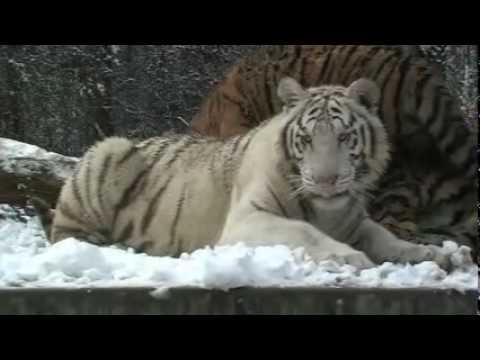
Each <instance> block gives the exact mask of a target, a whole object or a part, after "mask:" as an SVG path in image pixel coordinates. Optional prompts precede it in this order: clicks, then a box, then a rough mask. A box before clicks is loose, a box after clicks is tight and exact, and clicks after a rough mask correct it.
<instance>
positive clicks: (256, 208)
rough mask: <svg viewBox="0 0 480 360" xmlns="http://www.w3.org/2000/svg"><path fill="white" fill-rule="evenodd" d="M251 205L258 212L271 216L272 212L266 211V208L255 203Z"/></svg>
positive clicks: (251, 202)
mask: <svg viewBox="0 0 480 360" xmlns="http://www.w3.org/2000/svg"><path fill="white" fill-rule="evenodd" d="M250 204H251V205H252V207H253V208H254V209H255V210H257V211H260V212H264V213H267V214H271V212H270V211H268V210H267V209H265V208H264V207H262V206H260V205H258V204H257V203H256V202H255V201H250Z"/></svg>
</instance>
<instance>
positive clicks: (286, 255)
mask: <svg viewBox="0 0 480 360" xmlns="http://www.w3.org/2000/svg"><path fill="white" fill-rule="evenodd" d="M11 215H12V211H11V208H9V207H7V206H0V287H29V288H31V287H54V288H55V287H57V288H58V287H61V288H84V287H88V288H95V287H152V288H157V289H158V290H157V291H155V292H154V293H153V295H154V296H158V297H165V296H168V289H169V288H173V287H200V288H205V289H221V290H229V289H233V288H238V287H245V286H253V287H272V286H273V287H295V286H302V287H305V286H307V287H349V288H394V289H399V288H435V289H455V290H459V291H465V290H472V289H477V288H478V273H477V271H478V268H477V267H476V266H474V265H473V264H469V263H468V262H467V261H466V259H467V258H468V256H467V257H466V256H465V255H466V254H467V253H468V251H467V250H468V249H465V248H463V247H462V248H459V247H458V246H457V245H456V244H454V243H446V244H445V247H444V251H445V252H446V253H447V254H449V255H451V256H452V259H454V260H453V261H454V263H455V265H456V269H455V270H454V271H453V272H452V273H450V274H447V273H446V272H445V271H443V270H442V269H440V268H439V267H438V266H437V265H436V264H435V263H433V262H425V263H422V264H418V265H415V266H411V265H406V266H403V265H395V264H391V263H386V264H383V265H381V266H379V267H377V268H374V269H368V270H363V271H359V270H357V269H355V268H353V267H352V266H348V265H346V266H340V265H339V264H337V263H335V262H333V261H326V262H322V263H320V264H315V263H313V262H312V261H311V260H309V258H308V256H307V254H305V252H304V251H303V250H302V249H297V250H295V251H291V250H290V249H288V248H286V247H284V246H272V247H259V248H249V247H246V246H244V245H243V244H238V245H235V246H229V247H217V248H214V249H211V248H206V249H201V250H198V251H196V252H194V253H193V254H184V255H182V256H181V257H180V258H179V259H173V258H167V257H165V258H158V257H150V256H147V255H144V254H134V253H133V251H131V250H130V251H125V250H121V249H118V248H114V247H110V248H99V247H96V246H93V245H90V244H86V243H83V242H80V241H77V240H75V239H68V240H65V241H63V242H61V243H58V244H55V245H49V244H48V243H47V241H46V239H45V238H44V236H43V232H42V229H41V226H40V224H39V221H38V219H36V218H28V217H26V218H25V219H24V222H23V223H22V222H19V221H16V220H13V219H11Z"/></svg>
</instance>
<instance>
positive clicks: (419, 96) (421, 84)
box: [415, 73, 433, 112]
mask: <svg viewBox="0 0 480 360" xmlns="http://www.w3.org/2000/svg"><path fill="white" fill-rule="evenodd" d="M432 77H433V75H432V74H430V73H425V74H423V76H422V78H421V79H420V80H419V81H418V82H417V86H416V90H415V92H416V94H415V101H416V107H415V110H416V111H417V112H418V111H419V110H420V108H421V107H422V103H423V93H424V91H425V88H426V87H427V86H428V84H429V82H430V80H431V79H432Z"/></svg>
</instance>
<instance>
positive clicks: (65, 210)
mask: <svg viewBox="0 0 480 360" xmlns="http://www.w3.org/2000/svg"><path fill="white" fill-rule="evenodd" d="M56 211H60V213H61V214H62V215H63V216H65V217H66V218H67V219H68V220H70V221H73V222H76V223H77V224H78V225H80V226H86V225H87V224H86V223H85V221H84V220H83V219H82V218H81V217H77V215H76V214H75V213H74V212H73V210H72V209H71V208H70V206H68V205H67V204H66V203H61V204H60V206H59V207H58V209H57V210H56Z"/></svg>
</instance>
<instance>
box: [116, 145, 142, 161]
mask: <svg viewBox="0 0 480 360" xmlns="http://www.w3.org/2000/svg"><path fill="white" fill-rule="evenodd" d="M148 145H149V144H148ZM137 151H138V149H137V148H136V147H135V146H132V147H131V148H130V150H128V151H127V152H126V153H125V155H123V156H122V157H121V159H120V160H118V163H117V164H118V166H122V165H123V164H125V163H126V162H127V161H128V160H130V159H131V158H132V157H133V155H135V154H136V153H137Z"/></svg>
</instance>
